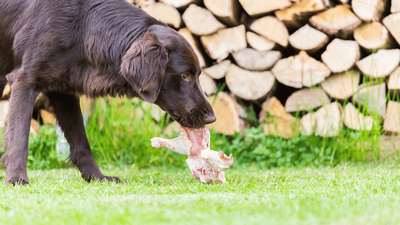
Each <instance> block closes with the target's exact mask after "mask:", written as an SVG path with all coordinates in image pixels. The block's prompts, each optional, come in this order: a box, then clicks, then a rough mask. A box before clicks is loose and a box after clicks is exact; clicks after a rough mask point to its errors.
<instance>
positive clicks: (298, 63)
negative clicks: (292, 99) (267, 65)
mask: <svg viewBox="0 0 400 225" xmlns="http://www.w3.org/2000/svg"><path fill="white" fill-rule="evenodd" d="M271 71H272V73H273V74H274V76H275V77H276V79H277V80H278V81H279V82H281V83H283V84H285V85H286V86H290V87H294V88H301V87H303V86H306V87H311V86H314V85H316V84H319V83H321V82H322V81H324V80H325V78H326V77H328V76H329V75H330V74H331V71H330V70H329V69H328V67H326V66H325V65H324V64H323V63H321V62H319V61H317V60H315V59H314V58H312V57H310V56H308V55H307V53H306V52H304V51H301V52H300V53H299V54H298V55H296V56H291V57H289V58H286V59H281V60H279V61H278V62H277V63H276V64H275V66H274V68H272V70H271Z"/></svg>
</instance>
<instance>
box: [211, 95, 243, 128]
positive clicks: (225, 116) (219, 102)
mask: <svg viewBox="0 0 400 225" xmlns="http://www.w3.org/2000/svg"><path fill="white" fill-rule="evenodd" d="M214 98H215V99H214ZM208 100H209V101H210V103H211V104H212V107H213V110H214V113H215V117H216V118H217V120H216V121H215V122H214V123H212V124H209V125H208V127H209V128H210V129H212V130H213V131H215V132H218V133H222V134H225V135H233V134H235V133H242V132H243V130H244V126H245V123H244V121H243V120H242V119H241V118H240V113H241V111H242V110H243V109H241V107H240V106H239V104H237V103H236V101H235V100H234V99H233V98H231V97H230V96H229V95H228V94H226V93H225V92H220V93H218V95H217V96H216V97H215V96H211V97H208Z"/></svg>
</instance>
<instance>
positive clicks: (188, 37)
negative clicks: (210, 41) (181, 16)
mask: <svg viewBox="0 0 400 225" xmlns="http://www.w3.org/2000/svg"><path fill="white" fill-rule="evenodd" d="M178 32H179V33H180V34H181V35H182V36H183V37H184V38H185V39H186V40H187V41H188V42H189V44H190V45H191V46H192V47H193V49H194V52H196V55H197V57H198V58H199V63H200V66H201V67H204V66H205V65H206V63H205V60H204V56H203V54H202V53H201V51H200V49H201V46H200V44H199V42H198V40H197V39H195V37H193V35H192V33H191V32H190V31H189V29H187V28H182V29H180V30H179V31H178Z"/></svg>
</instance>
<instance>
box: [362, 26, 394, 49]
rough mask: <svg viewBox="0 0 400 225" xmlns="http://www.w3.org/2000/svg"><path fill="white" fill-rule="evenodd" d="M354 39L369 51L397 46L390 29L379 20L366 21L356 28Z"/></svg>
mask: <svg viewBox="0 0 400 225" xmlns="http://www.w3.org/2000/svg"><path fill="white" fill-rule="evenodd" d="M354 39H355V40H356V41H357V42H358V44H360V46H361V47H362V48H363V49H365V50H367V51H368V52H372V51H374V50H375V49H390V48H393V47H395V42H394V39H393V38H392V36H391V35H390V34H389V31H388V30H387V29H386V28H385V27H384V26H383V25H382V24H381V23H379V22H371V23H366V24H363V25H361V26H359V27H357V28H356V29H355V30H354Z"/></svg>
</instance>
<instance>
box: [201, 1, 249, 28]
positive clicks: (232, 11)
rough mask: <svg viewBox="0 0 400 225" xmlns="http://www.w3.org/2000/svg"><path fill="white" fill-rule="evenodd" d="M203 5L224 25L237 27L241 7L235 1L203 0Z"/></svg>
mask: <svg viewBox="0 0 400 225" xmlns="http://www.w3.org/2000/svg"><path fill="white" fill-rule="evenodd" d="M204 5H205V6H206V8H207V9H208V10H210V11H211V12H212V13H213V14H214V15H215V16H216V17H218V19H220V20H221V21H222V22H224V23H225V24H227V25H229V26H237V25H239V17H240V13H241V7H240V5H239V2H238V1H237V0H218V1H215V0H204Z"/></svg>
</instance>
